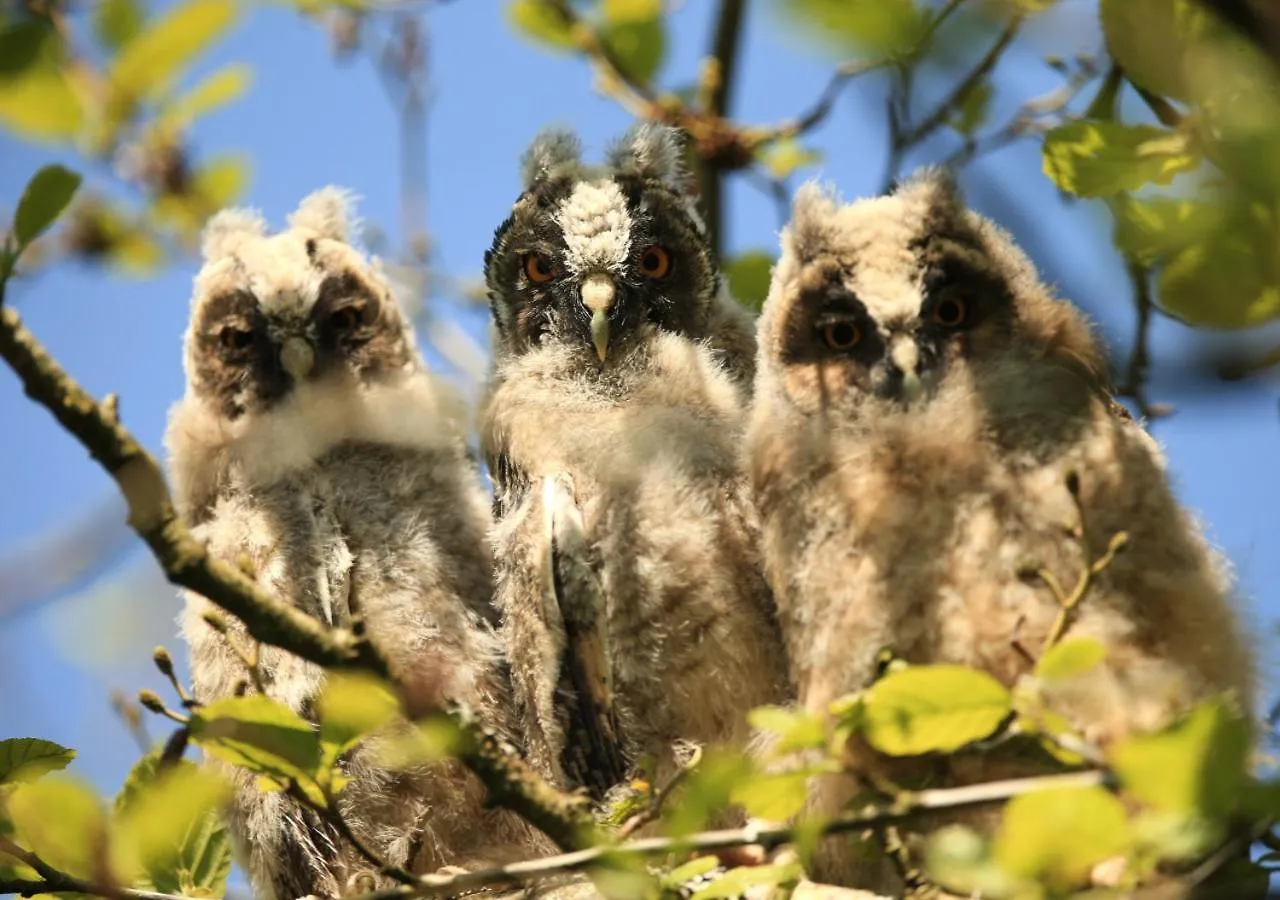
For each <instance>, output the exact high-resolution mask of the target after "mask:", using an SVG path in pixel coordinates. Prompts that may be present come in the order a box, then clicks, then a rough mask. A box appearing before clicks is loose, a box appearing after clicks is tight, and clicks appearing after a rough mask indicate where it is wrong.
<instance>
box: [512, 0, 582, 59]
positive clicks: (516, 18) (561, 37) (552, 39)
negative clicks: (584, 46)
mask: <svg viewBox="0 0 1280 900" xmlns="http://www.w3.org/2000/svg"><path fill="white" fill-rule="evenodd" d="M507 21H508V22H510V23H511V26H512V27H513V28H515V30H516V31H517V32H519V33H520V34H523V35H524V36H525V37H527V38H530V39H532V40H533V42H534V43H537V44H542V45H543V46H546V47H550V48H551V49H554V50H572V49H574V48H575V47H576V46H577V43H576V42H575V41H574V37H573V28H572V26H571V25H570V23H569V21H568V20H567V19H565V18H564V17H563V16H561V15H560V13H559V12H558V11H557V10H556V8H555V6H553V5H552V4H551V3H548V2H546V0H511V2H509V3H508V4H507Z"/></svg>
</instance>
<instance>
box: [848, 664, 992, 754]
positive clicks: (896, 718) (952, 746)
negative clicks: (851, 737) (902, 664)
mask: <svg viewBox="0 0 1280 900" xmlns="http://www.w3.org/2000/svg"><path fill="white" fill-rule="evenodd" d="M1012 702H1013V701H1012V697H1011V696H1010V694H1009V692H1008V691H1007V690H1005V688H1004V686H1003V685H1001V684H1000V682H998V681H996V680H995V679H994V678H992V677H991V676H990V675H988V674H986V673H985V672H979V671H977V670H976V669H969V668H966V667H965V666H955V665H936V666H910V667H908V668H905V669H901V670H899V671H897V672H891V673H890V674H888V675H886V676H885V677H884V678H882V679H881V680H880V681H877V682H876V683H875V684H874V685H873V686H872V687H871V689H870V690H868V691H867V694H866V699H865V707H864V711H863V722H862V725H863V733H864V734H865V735H866V738H867V740H868V741H869V742H870V743H871V745H872V746H873V747H875V748H876V749H878V750H881V751H883V752H884V753H890V754H892V755H894V756H914V755H916V754H920V753H930V752H940V753H949V752H951V751H953V750H957V749H959V748H960V747H963V746H964V745H966V744H970V743H973V742H974V741H978V740H981V739H983V738H986V737H989V736H990V735H991V734H992V733H993V732H994V731H995V730H996V729H997V728H998V727H999V726H1000V724H1001V722H1003V721H1004V719H1005V717H1006V716H1007V715H1008V714H1009V712H1010V711H1011V709H1012Z"/></svg>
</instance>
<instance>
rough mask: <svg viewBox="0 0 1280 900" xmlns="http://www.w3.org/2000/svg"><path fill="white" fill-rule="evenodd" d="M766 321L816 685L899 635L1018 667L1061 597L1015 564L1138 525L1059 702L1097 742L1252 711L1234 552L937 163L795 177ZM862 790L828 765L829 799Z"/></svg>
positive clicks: (787, 602) (771, 448)
mask: <svg viewBox="0 0 1280 900" xmlns="http://www.w3.org/2000/svg"><path fill="white" fill-rule="evenodd" d="M759 341H760V356H759V359H758V362H757V365H758V372H757V380H756V391H755V402H754V408H753V411H752V414H751V422H750V426H749V432H748V441H747V452H748V455H749V469H750V473H751V478H752V482H753V488H754V493H755V497H756V500H757V503H758V508H759V510H760V514H761V519H762V529H763V534H764V540H763V546H764V556H765V564H766V568H767V571H768V577H769V580H770V583H771V585H772V587H773V590H774V594H775V597H776V600H777V604H778V608H779V617H780V621H781V626H782V630H783V632H784V634H785V638H786V641H787V647H788V653H789V659H790V666H791V672H792V675H793V678H794V680H795V682H796V686H797V689H798V692H799V697H800V701H801V703H802V704H803V705H804V707H805V708H807V709H809V710H812V711H815V712H816V711H823V710H825V709H826V708H827V705H828V703H829V702H830V701H831V700H833V699H835V698H836V697H839V696H841V695H842V694H846V693H849V692H853V691H857V690H859V689H861V688H864V687H866V686H867V685H868V684H869V683H870V682H871V681H872V679H873V678H874V676H875V671H876V656H877V653H878V651H880V650H881V649H882V648H884V647H889V648H891V649H892V650H893V651H894V653H895V654H897V655H898V656H900V657H902V658H904V659H906V660H907V661H908V662H911V663H941V662H947V663H958V664H963V665H967V666H972V667H976V668H979V669H983V670H985V671H987V672H990V673H992V674H993V675H995V676H996V677H997V678H998V679H1000V680H1001V681H1002V682H1004V683H1005V684H1006V685H1012V684H1013V683H1014V681H1015V680H1016V679H1018V678H1019V677H1020V676H1022V675H1024V674H1026V673H1027V672H1028V671H1029V670H1030V669H1031V667H1032V665H1033V662H1034V660H1033V659H1032V658H1029V657H1035V656H1037V655H1039V653H1040V651H1041V648H1042V647H1043V645H1044V643H1045V641H1046V639H1047V637H1048V635H1049V633H1050V631H1051V629H1052V627H1053V623H1054V621H1055V619H1056V618H1057V617H1058V613H1059V609H1060V604H1059V602H1058V600H1057V599H1056V598H1055V596H1054V595H1053V594H1052V593H1051V592H1050V590H1049V589H1048V588H1047V587H1046V586H1045V584H1044V583H1043V582H1041V581H1039V580H1037V579H1029V578H1024V577H1019V575H1020V573H1022V572H1024V571H1025V569H1026V567H1027V566H1028V565H1031V566H1033V567H1039V568H1043V569H1046V570H1048V571H1049V572H1051V573H1052V574H1053V575H1054V576H1056V579H1057V581H1058V582H1060V583H1061V584H1063V585H1066V586H1067V587H1068V589H1069V588H1070V586H1071V585H1074V584H1075V583H1076V580H1077V578H1078V576H1079V574H1080V572H1081V569H1082V567H1083V566H1085V565H1087V564H1088V563H1089V561H1090V560H1096V559H1098V558H1099V557H1101V556H1102V555H1103V554H1104V552H1105V551H1106V550H1107V546H1108V541H1109V540H1110V539H1111V538H1112V536H1113V535H1114V534H1116V533H1117V532H1119V531H1122V530H1123V531H1126V532H1128V535H1129V542H1128V547H1127V549H1126V551H1125V552H1124V553H1122V554H1121V555H1120V556H1118V557H1117V558H1116V559H1115V560H1114V561H1113V562H1112V563H1111V564H1110V565H1109V566H1107V567H1106V568H1105V569H1104V570H1103V571H1101V572H1099V573H1098V574H1097V576H1096V578H1095V579H1094V582H1093V586H1092V588H1091V589H1090V591H1089V593H1088V594H1087V595H1086V596H1085V598H1084V600H1083V602H1082V603H1081V605H1080V606H1079V608H1078V610H1077V611H1076V613H1075V615H1073V616H1072V617H1071V618H1070V620H1069V627H1068V628H1067V630H1066V636H1067V637H1072V636H1082V635H1083V636H1090V637H1093V638H1096V639H1098V640H1100V641H1101V642H1102V643H1103V644H1104V645H1105V646H1106V648H1107V657H1106V660H1105V662H1104V663H1103V664H1102V665H1101V666H1099V667H1097V669H1095V670H1094V671H1093V672H1092V673H1090V674H1089V675H1088V676H1086V677H1084V678H1082V679H1079V680H1077V681H1075V682H1071V683H1070V684H1071V685H1072V688H1071V692H1070V693H1066V692H1065V691H1064V693H1063V694H1062V695H1061V696H1058V697H1055V698H1053V702H1054V704H1055V707H1056V708H1057V709H1059V710H1060V711H1061V712H1063V713H1064V714H1067V715H1068V717H1069V718H1070V719H1071V720H1072V721H1073V723H1074V724H1075V725H1076V726H1077V727H1078V728H1079V729H1081V730H1082V732H1083V734H1084V736H1085V737H1087V738H1089V739H1090V740H1094V741H1097V742H1099V743H1103V744H1105V743H1106V742H1108V741H1110V740H1114V739H1115V738H1117V737H1119V736H1120V735H1123V734H1124V733H1126V732H1127V731H1129V730H1131V729H1135V728H1141V729H1147V728H1154V727H1158V726H1160V725H1161V724H1162V723H1164V722H1166V721H1168V720H1169V718H1170V717H1171V716H1173V715H1175V714H1177V713H1178V712H1179V711H1182V710H1184V709H1186V708H1187V707H1188V705H1189V704H1191V703H1192V702H1193V701H1195V700H1197V699H1199V698H1203V697H1205V696H1206V695H1209V694H1214V693H1217V692H1233V693H1234V695H1235V697H1236V699H1237V700H1239V702H1240V703H1241V704H1242V705H1243V706H1244V708H1245V709H1248V708H1249V704H1250V702H1251V699H1252V677H1253V676H1252V669H1251V662H1250V652H1249V648H1248V647H1246V646H1245V642H1244V640H1243V639H1242V636H1241V631H1240V629H1239V628H1238V626H1237V619H1236V615H1235V613H1234V612H1233V610H1232V608H1231V607H1230V605H1229V603H1228V598H1227V594H1228V586H1227V580H1226V576H1225V567H1224V565H1223V564H1222V562H1221V559H1220V557H1219V556H1218V555H1217V554H1216V553H1214V552H1213V551H1212V550H1211V549H1210V548H1209V547H1208V546H1207V545H1206V543H1205V541H1204V540H1203V539H1202V537H1201V534H1200V531H1199V529H1198V527H1197V525H1196V523H1195V522H1194V521H1193V520H1192V518H1191V517H1190V516H1189V515H1188V514H1187V513H1186V512H1184V511H1183V510H1182V509H1180V508H1179V506H1178V504H1177V502H1176V501H1175V499H1174V497H1173V494H1172V493H1171V491H1170V488H1169V486H1168V483H1167V478H1166V473H1165V471H1164V461H1163V458H1162V456H1161V454H1160V451H1159V449H1158V448H1157V446H1156V444H1155V443H1154V441H1152V440H1151V438H1150V437H1149V436H1148V435H1147V434H1146V433H1145V432H1144V431H1143V429H1142V428H1141V426H1140V425H1139V424H1138V423H1137V422H1135V421H1133V420H1132V419H1131V418H1130V417H1129V416H1128V415H1127V414H1124V413H1122V412H1121V411H1120V410H1119V407H1118V406H1117V405H1116V404H1115V403H1114V402H1113V401H1112V400H1111V399H1110V396H1109V394H1108V393H1107V390H1106V385H1105V382H1104V375H1103V373H1104V372H1105V365H1106V363H1105V359H1104V355H1103V350H1102V349H1101V347H1100V346H1099V344H1098V343H1097V341H1096V340H1095V338H1094V336H1093V335H1092V333H1091V330H1090V328H1089V326H1088V324H1087V322H1086V320H1085V319H1084V317H1083V316H1082V315H1081V314H1080V312H1079V311H1078V310H1076V309H1075V308H1074V307H1073V306H1071V305H1070V304H1068V303H1066V302H1063V301H1061V300H1058V299H1055V298H1054V297H1053V296H1052V295H1051V294H1050V292H1049V290H1048V289H1047V288H1046V287H1045V286H1044V285H1042V284H1041V283H1040V282H1039V280H1038V278H1037V275H1036V273H1035V271H1034V269H1033V267H1032V265H1031V263H1030V261H1029V260H1028V259H1027V258H1026V257H1025V256H1024V255H1023V254H1022V253H1021V251H1020V250H1018V248H1017V247H1016V246H1015V245H1014V244H1013V242H1012V241H1011V239H1010V238H1009V236H1008V235H1007V234H1005V233H1004V232H1003V231H1001V230H1000V229H999V228H998V227H997V226H995V225H994V224H992V223H991V222H989V221H987V220H985V219H983V218H981V217H980V216H978V215H976V214H975V213H973V212H970V211H968V210H966V209H965V207H964V206H963V204H962V201H961V200H960V199H959V197H958V195H957V192H956V190H955V188H954V186H953V185H952V184H951V182H950V180H949V179H948V178H947V177H946V176H945V175H943V174H942V173H939V172H936V171H925V172H923V173H920V174H918V175H916V176H915V177H913V178H912V179H910V180H909V181H907V182H906V183H905V184H903V185H901V186H900V187H899V188H898V189H897V190H896V191H895V192H894V193H893V194H891V195H890V196H887V197H880V198H876V199H870V200H863V201H859V202H856V203H853V204H851V205H843V206H842V205H839V204H838V203H837V201H836V200H835V199H834V198H833V197H832V196H830V195H829V194H827V193H824V192H823V191H822V190H821V189H819V188H818V187H816V186H814V185H808V186H806V187H805V188H803V189H802V190H801V192H799V193H798V195H797V197H796V201H795V206H794V209H793V218H792V220H791V222H790V224H789V226H788V227H787V228H786V229H785V230H784V232H783V241H782V255H781V259H780V262H779V263H778V266H777V268H776V270H775V272H774V275H773V281H772V284H771V287H770V294H769V297H768V300H767V302H766V304H765V307H764V310H763V313H762V316H761V320H760V329H759ZM1073 471H1074V472H1075V473H1076V474H1077V476H1078V485H1079V488H1078V499H1079V503H1080V504H1081V506H1082V507H1083V510H1084V514H1085V521H1086V524H1087V531H1086V537H1085V539H1084V541H1081V540H1079V539H1077V538H1075V537H1072V536H1070V535H1069V534H1068V531H1067V529H1068V528H1069V527H1071V526H1074V525H1076V524H1077V523H1078V521H1079V517H1078V514H1077V509H1076V505H1075V501H1074V500H1073V497H1072V494H1071V493H1070V491H1069V489H1068V477H1067V476H1068V473H1069V472H1073ZM1082 543H1085V544H1087V546H1084V547H1082V546H1081V544H1082ZM898 771H900V770H898ZM988 774H989V773H988ZM952 775H953V778H959V777H962V776H959V775H957V774H956V773H954V772H953V773H952ZM852 792H853V791H852V786H851V785H846V784H841V783H838V782H829V783H827V784H825V785H823V786H822V787H821V788H820V793H821V795H822V801H823V804H824V805H826V806H827V807H828V808H829V807H831V806H834V805H837V804H838V803H840V802H841V801H842V800H843V799H844V798H846V797H847V796H849V795H850V794H851V793H852ZM828 811H829V809H828ZM825 874H826V875H827V876H830V875H831V874H832V873H831V872H827V873H825Z"/></svg>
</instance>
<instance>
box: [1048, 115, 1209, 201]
mask: <svg viewBox="0 0 1280 900" xmlns="http://www.w3.org/2000/svg"><path fill="white" fill-rule="evenodd" d="M1043 156H1044V172H1045V174H1046V175H1048V176H1049V177H1050V178H1051V179H1053V181H1054V183H1055V184H1057V185H1058V187H1060V188H1062V189H1063V190H1064V191H1066V192H1068V193H1070V194H1075V195H1077V196H1080V197H1106V196H1110V195H1112V194H1117V193H1119V192H1120V191H1133V190H1137V189H1138V188H1140V187H1142V186H1143V185H1145V184H1149V183H1152V182H1154V183H1156V184H1168V183H1169V182H1170V181H1172V180H1173V178H1174V176H1175V175H1179V174H1181V173H1183V172H1190V171H1192V170H1193V169H1195V168H1197V167H1198V166H1199V165H1200V156H1199V154H1198V153H1196V152H1195V150H1194V148H1193V147H1192V143H1191V138H1190V137H1189V136H1188V135H1185V134H1180V133H1178V132H1174V131H1168V130H1166V129H1163V128H1156V127H1155V126H1152V125H1123V124H1121V123H1119V122H1094V121H1084V120H1081V121H1076V122H1068V123H1067V124H1065V125H1059V126H1058V127H1057V128H1054V129H1052V130H1050V131H1049V132H1048V133H1047V134H1046V135H1045V137H1044V149H1043Z"/></svg>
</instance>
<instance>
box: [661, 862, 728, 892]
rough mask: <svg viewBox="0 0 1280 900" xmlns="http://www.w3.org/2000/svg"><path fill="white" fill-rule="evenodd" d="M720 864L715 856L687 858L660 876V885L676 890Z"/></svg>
mask: <svg viewBox="0 0 1280 900" xmlns="http://www.w3.org/2000/svg"><path fill="white" fill-rule="evenodd" d="M718 865H720V859H719V858H718V857H715V856H699V857H696V858H695V859H691V860H689V861H688V862H687V863H685V864H684V865H682V866H676V867H675V868H674V869H672V870H671V871H670V872H667V873H665V874H664V875H663V876H662V886H663V887H664V888H666V889H667V890H672V891H674V890H676V889H678V888H679V887H680V886H681V885H682V884H684V883H685V882H686V881H692V880H693V879H695V878H700V877H702V876H703V875H706V874H707V873H708V872H711V871H714V870H715V868H716V866H718Z"/></svg>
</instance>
